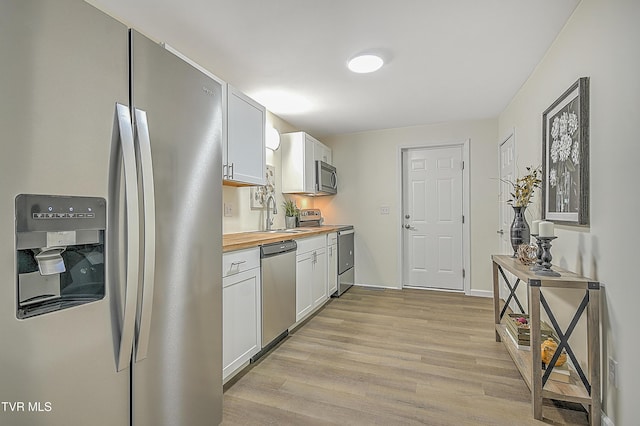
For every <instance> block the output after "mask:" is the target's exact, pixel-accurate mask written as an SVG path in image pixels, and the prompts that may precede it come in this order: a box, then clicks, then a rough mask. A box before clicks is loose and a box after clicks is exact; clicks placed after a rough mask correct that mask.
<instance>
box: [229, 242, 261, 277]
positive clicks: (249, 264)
mask: <svg viewBox="0 0 640 426" xmlns="http://www.w3.org/2000/svg"><path fill="white" fill-rule="evenodd" d="M259 267H260V248H258V247H256V248H250V249H246V250H238V251H232V252H228V253H224V254H223V255H222V276H223V277H227V276H229V275H235V274H239V273H240V272H244V271H248V270H250V269H254V268H259Z"/></svg>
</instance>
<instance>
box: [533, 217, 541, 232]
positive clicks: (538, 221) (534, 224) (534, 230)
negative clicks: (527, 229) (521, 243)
mask: <svg viewBox="0 0 640 426" xmlns="http://www.w3.org/2000/svg"><path fill="white" fill-rule="evenodd" d="M540 222H542V221H541V220H538V219H536V220H534V221H533V222H531V235H538V232H539V226H538V225H539V224H540Z"/></svg>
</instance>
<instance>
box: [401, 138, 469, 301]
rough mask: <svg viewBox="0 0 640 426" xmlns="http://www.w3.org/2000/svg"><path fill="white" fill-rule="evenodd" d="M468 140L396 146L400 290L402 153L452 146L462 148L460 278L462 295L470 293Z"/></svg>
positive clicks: (402, 269) (402, 234)
mask: <svg viewBox="0 0 640 426" xmlns="http://www.w3.org/2000/svg"><path fill="white" fill-rule="evenodd" d="M469 142H470V140H469V139H465V140H462V141H460V140H458V141H450V142H436V143H433V144H427V143H424V144H416V145H399V146H398V150H397V153H396V171H397V173H396V178H397V182H396V184H397V188H398V191H397V193H398V201H397V203H398V206H400V208H399V209H398V211H399V213H400V214H398V217H397V229H399V230H400V232H399V235H400V237H399V238H398V250H397V251H396V252H397V253H398V260H397V262H398V283H399V286H400V288H402V287H403V282H404V280H403V274H404V268H403V263H402V259H403V256H404V253H403V250H404V245H403V238H404V232H402V229H403V224H404V222H403V216H402V215H403V212H402V206H403V199H402V197H403V195H402V194H403V188H402V180H403V179H402V153H403V152H404V151H407V150H410V149H433V148H451V147H454V146H459V147H461V148H462V161H463V162H464V169H462V187H463V188H462V214H463V215H464V223H463V224H462V257H463V259H462V264H463V266H464V270H465V274H464V276H463V278H462V281H463V288H464V294H466V295H469V294H470V293H471V244H470V241H471V231H470V229H471V226H470V224H471V217H470V215H469V203H470V198H469V184H470V179H469V168H470V163H469ZM433 290H437V289H435V288H434V289H433Z"/></svg>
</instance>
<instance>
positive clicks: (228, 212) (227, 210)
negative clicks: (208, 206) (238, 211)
mask: <svg viewBox="0 0 640 426" xmlns="http://www.w3.org/2000/svg"><path fill="white" fill-rule="evenodd" d="M224 215H225V217H231V216H233V204H231V203H224Z"/></svg>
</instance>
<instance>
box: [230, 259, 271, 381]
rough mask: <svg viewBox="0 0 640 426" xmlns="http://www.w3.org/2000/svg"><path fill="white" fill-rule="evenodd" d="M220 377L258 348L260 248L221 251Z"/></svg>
mask: <svg viewBox="0 0 640 426" xmlns="http://www.w3.org/2000/svg"><path fill="white" fill-rule="evenodd" d="M223 274H224V276H223V278H222V366H223V368H222V378H223V380H227V379H228V378H230V377H231V376H232V375H233V374H234V373H236V372H237V371H239V369H241V368H242V367H243V366H244V365H245V364H246V363H248V362H249V360H250V359H251V357H252V356H253V355H255V354H257V353H258V352H259V351H260V349H261V344H260V343H261V338H262V336H261V326H262V324H261V319H262V314H261V299H260V288H261V285H260V251H259V249H258V248H255V249H249V250H239V251H236V252H230V253H225V254H224V255H223Z"/></svg>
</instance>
